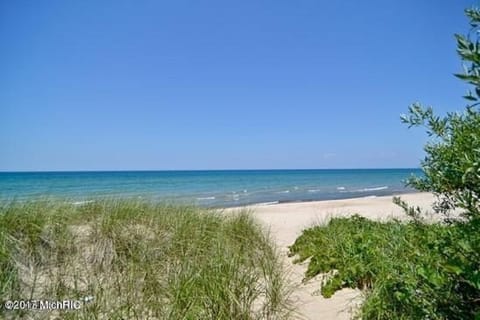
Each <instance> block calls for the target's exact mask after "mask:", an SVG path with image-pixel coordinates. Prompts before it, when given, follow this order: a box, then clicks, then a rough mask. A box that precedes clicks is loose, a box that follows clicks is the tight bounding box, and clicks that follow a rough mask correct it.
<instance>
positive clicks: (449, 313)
mask: <svg viewBox="0 0 480 320" xmlns="http://www.w3.org/2000/svg"><path fill="white" fill-rule="evenodd" d="M477 227H478V226H472V225H471V224H470V223H459V224H455V225H445V224H423V223H416V222H415V221H412V222H408V223H402V222H400V221H395V220H393V221H389V222H386V223H385V222H377V221H371V220H368V219H366V218H363V217H360V216H358V215H355V216H352V217H350V218H333V219H331V220H330V221H329V223H328V224H327V225H321V226H315V227H313V228H310V229H307V230H305V231H304V232H303V234H302V235H301V236H300V237H299V238H298V239H297V240H296V241H295V244H294V245H292V246H291V247H290V254H291V255H297V259H296V262H302V261H305V260H306V259H308V258H310V263H309V266H308V270H307V272H306V278H307V279H309V278H311V277H313V276H315V275H317V274H327V273H329V276H327V281H326V282H325V284H324V285H323V286H322V288H321V292H322V295H323V296H324V297H330V296H332V295H333V294H334V293H335V292H336V291H338V290H340V289H342V288H346V287H350V288H360V289H364V291H365V292H366V294H367V295H366V300H365V301H364V303H363V305H362V307H361V310H360V311H361V318H362V319H474V317H475V315H476V314H478V312H480V304H479V301H478V300H476V299H478V292H479V290H480V273H479V272H478V270H479V267H480V235H479V234H478V233H474V234H472V233H471V232H470V231H469V230H468V229H470V228H477ZM471 236H473V237H475V238H474V239H472V238H470V237H471ZM466 270H477V271H476V272H468V271H466ZM332 271H333V272H332Z"/></svg>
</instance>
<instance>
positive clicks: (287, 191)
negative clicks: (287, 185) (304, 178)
mask: <svg viewBox="0 0 480 320" xmlns="http://www.w3.org/2000/svg"><path fill="white" fill-rule="evenodd" d="M277 193H290V190H285V191H279V192H277Z"/></svg>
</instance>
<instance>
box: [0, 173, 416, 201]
mask: <svg viewBox="0 0 480 320" xmlns="http://www.w3.org/2000/svg"><path fill="white" fill-rule="evenodd" d="M411 174H416V175H421V171H420V170H419V169H345V170H340V169H339V170H225V171H116V172H108V171H101V172H0V200H12V199H17V200H27V199H34V198H39V197H42V198H44V197H50V198H66V199H68V200H69V201H72V202H81V201H88V200H95V199H96V198H120V197H128V198H145V199H149V200H159V201H169V202H181V203H195V204H198V205H201V206H215V207H228V206H238V205H245V204H252V203H266V202H277V201H278V202H287V201H311V200H326V199H343V198H353V197H366V196H382V195H391V194H397V193H405V192H410V191H412V190H411V189H409V188H406V187H405V186H404V183H403V181H404V180H405V179H406V178H407V177H409V176H410V175H411Z"/></svg>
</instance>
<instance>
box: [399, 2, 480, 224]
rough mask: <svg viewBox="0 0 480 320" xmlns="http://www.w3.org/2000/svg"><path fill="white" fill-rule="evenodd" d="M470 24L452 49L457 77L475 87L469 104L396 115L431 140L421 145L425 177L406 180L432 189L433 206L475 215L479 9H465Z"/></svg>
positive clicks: (414, 108) (478, 197)
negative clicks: (460, 69) (458, 63)
mask: <svg viewBox="0 0 480 320" xmlns="http://www.w3.org/2000/svg"><path fill="white" fill-rule="evenodd" d="M465 12H466V15H467V17H468V18H469V19H470V25H471V27H472V29H471V31H470V33H469V35H473V38H472V36H468V37H465V36H462V35H458V34H457V35H455V36H456V39H457V52H458V54H459V55H460V57H461V59H462V61H463V62H464V73H462V74H457V75H456V76H457V77H458V78H460V79H462V80H464V81H467V82H468V83H469V84H471V85H473V86H474V90H473V92H472V91H469V92H468V94H467V95H465V96H464V98H465V99H467V100H468V101H469V102H470V103H471V104H469V105H468V106H467V107H466V110H465V111H464V112H463V113H458V112H452V113H448V114H447V115H446V116H444V117H440V116H438V115H435V114H434V112H433V109H432V108H431V107H428V108H424V107H422V106H421V105H420V104H418V103H415V104H413V105H411V106H410V108H409V113H408V114H407V115H403V116H402V117H401V119H402V121H403V122H404V123H407V124H408V125H409V126H410V127H412V126H425V127H426V130H427V134H428V135H429V136H431V137H432V140H431V141H430V142H429V143H427V145H426V146H425V153H426V157H425V159H424V160H423V161H422V164H421V165H422V169H423V171H424V176H423V177H421V178H419V177H412V178H411V179H409V181H408V184H409V185H411V186H413V187H414V188H416V189H418V190H421V191H429V192H433V193H434V194H435V195H436V196H437V199H438V201H437V202H436V210H437V211H438V212H441V213H445V214H447V213H449V212H450V211H451V210H452V209H456V208H461V209H463V210H464V212H463V213H464V215H465V216H466V217H467V218H471V217H473V216H476V217H478V216H480V112H479V110H478V106H479V105H480V43H479V31H480V28H479V25H480V11H479V10H478V9H468V10H466V11H465Z"/></svg>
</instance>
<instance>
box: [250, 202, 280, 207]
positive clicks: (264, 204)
mask: <svg viewBox="0 0 480 320" xmlns="http://www.w3.org/2000/svg"><path fill="white" fill-rule="evenodd" d="M278 203H280V202H279V201H270V202H260V203H257V204H256V206H270V205H272V204H278Z"/></svg>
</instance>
